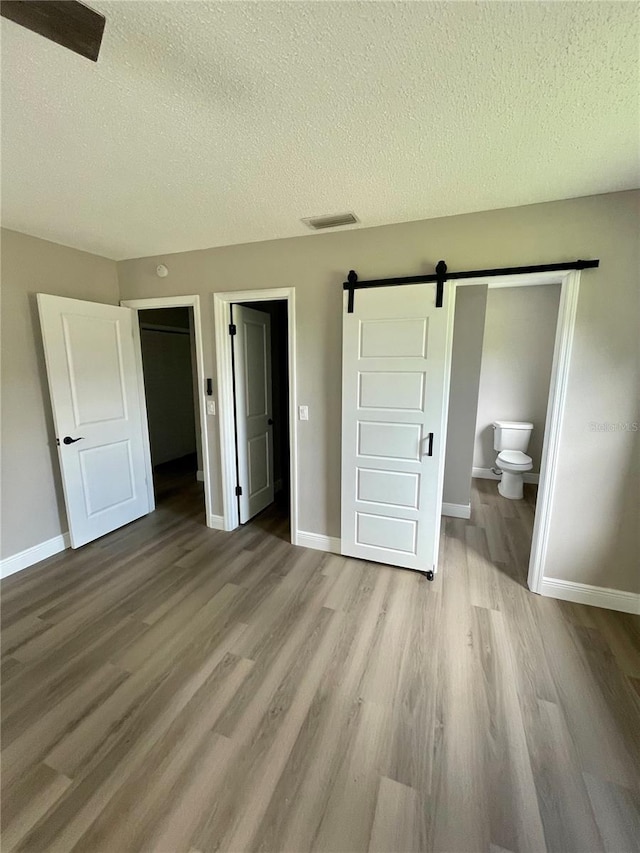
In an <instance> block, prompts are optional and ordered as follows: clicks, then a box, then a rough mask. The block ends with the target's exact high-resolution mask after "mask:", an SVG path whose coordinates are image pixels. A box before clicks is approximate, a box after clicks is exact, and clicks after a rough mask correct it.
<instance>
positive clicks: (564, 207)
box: [118, 191, 640, 590]
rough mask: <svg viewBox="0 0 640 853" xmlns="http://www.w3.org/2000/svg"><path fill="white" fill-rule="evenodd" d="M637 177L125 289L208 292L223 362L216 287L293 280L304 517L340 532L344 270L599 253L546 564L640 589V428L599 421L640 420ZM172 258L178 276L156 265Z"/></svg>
mask: <svg viewBox="0 0 640 853" xmlns="http://www.w3.org/2000/svg"><path fill="white" fill-rule="evenodd" d="M639 198H640V193H638V192H637V191H632V192H624V193H612V194H608V195H601V196H592V197H588V198H581V199H573V200H569V201H560V202H552V203H548V204H540V205H531V206H528V207H520V208H511V209H506V210H496V211H490V212H484V213H474V214H469V215H465V216H451V217H447V218H443V219H432V220H427V221H422V222H411V223H405V224H400V225H390V226H385V227H381V228H371V229H357V230H351V231H345V232H337V233H331V234H319V235H310V236H309V237H296V238H292V239H288V240H277V241H269V242H264V243H252V244H247V245H241V246H230V247H226V248H220V249H208V250H203V251H196V252H185V253H180V254H176V255H170V256H158V257H153V258H141V259H138V260H130V261H123V262H121V263H119V264H118V272H119V279H120V288H121V295H122V298H141V297H152V296H160V295H166V294H187V293H199V294H200V295H201V297H202V310H203V323H204V344H205V364H206V368H205V369H206V372H207V375H211V376H215V364H214V343H213V306H212V299H211V293H212V292H213V291H216V290H231V291H232V290H244V289H253V288H265V287H284V286H294V287H295V288H296V300H297V312H298V313H297V323H298V327H297V333H298V349H297V360H298V400H299V402H300V403H301V404H307V405H308V406H309V420H308V421H307V422H299V424H298V426H299V430H298V435H299V460H300V473H299V502H300V529H302V530H306V531H310V532H314V533H320V534H326V535H329V536H338V535H339V532H340V393H341V378H340V376H341V313H342V286H341V285H342V281H343V280H344V278H345V275H346V273H347V271H348V270H349V269H352V268H353V269H356V270H357V272H358V274H359V276H360V278H362V279H366V278H371V277H383V276H390V275H403V274H405V275H409V274H412V273H415V272H416V271H419V270H423V269H428V270H430V271H431V270H433V267H434V265H435V263H436V262H437V261H438V260H439V259H440V258H444V259H445V260H446V261H447V263H448V265H449V268H450V269H452V270H454V269H477V268H483V267H498V266H509V265H518V264H535V263H549V262H553V261H562V260H572V259H575V258H577V257H587V258H589V257H599V258H600V259H601V268H600V269H599V270H594V271H587V272H585V273H583V277H582V281H583V283H582V293H581V296H580V302H579V306H578V318H577V333H576V341H575V345H574V351H573V357H572V361H571V373H570V379H569V393H568V401H567V402H568V413H567V416H566V418H565V421H564V426H563V431H562V442H561V463H560V465H559V469H558V488H557V498H556V502H555V504H554V507H553V525H552V530H551V539H550V555H549V563H548V575H549V576H551V577H558V578H566V579H568V580H576V581H582V582H584V583H589V584H600V585H603V586H607V587H609V586H610V587H614V588H619V589H625V590H640V576H639V572H638V528H639V525H638V524H637V507H638V489H639V482H640V477H639V476H638V449H637V448H638V445H637V439H638V433H635V434H634V433H630V432H620V431H619V432H594V431H592V430H591V429H590V426H589V423H590V422H591V421H598V422H605V421H609V422H613V421H615V422H631V421H634V420H638V411H637V407H638V400H637V392H638V323H639V320H640V317H639V311H638V297H639V287H638V282H639V272H638V270H639V261H640V256H639V252H638V233H639V228H640V218H639V210H638V201H639ZM160 261H162V262H164V263H166V264H167V266H168V267H169V276H168V277H167V278H165V279H159V278H158V277H157V276H156V274H155V268H156V265H157V264H158V263H159V262H160ZM208 420H209V425H210V431H211V439H212V447H213V451H214V452H213V459H214V464H215V472H214V506H213V507H212V511H213V512H214V513H221V511H222V504H221V498H220V489H219V476H218V473H219V463H218V458H219V455H218V435H217V421H216V419H215V418H209V419H208Z"/></svg>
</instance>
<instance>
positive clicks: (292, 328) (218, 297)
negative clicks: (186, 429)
mask: <svg viewBox="0 0 640 853" xmlns="http://www.w3.org/2000/svg"><path fill="white" fill-rule="evenodd" d="M295 295H296V291H295V287H277V288H271V289H268V290H237V291H231V292H225V293H214V294H213V317H214V334H215V340H216V363H217V379H218V406H219V424H220V473H221V479H222V511H223V518H224V529H225V530H235V529H236V527H238V526H239V523H240V522H239V520H238V503H237V500H236V495H235V487H236V453H235V446H234V445H235V427H234V420H233V419H234V414H233V411H234V409H233V402H234V401H233V374H232V369H231V344H230V341H231V338H230V335H229V322H230V320H229V308H230V306H231V305H232V304H234V303H236V302H274V301H282V302H286V304H287V323H288V337H289V341H288V354H289V468H290V476H289V481H290V486H289V488H290V499H291V506H290V513H291V515H290V523H291V542H292V544H294V545H295V544H297V538H298V429H297V427H298V423H297V418H296V414H297V393H296V303H295Z"/></svg>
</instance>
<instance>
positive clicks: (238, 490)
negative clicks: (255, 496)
mask: <svg viewBox="0 0 640 853" xmlns="http://www.w3.org/2000/svg"><path fill="white" fill-rule="evenodd" d="M241 494H242V486H236V497H240V495H241Z"/></svg>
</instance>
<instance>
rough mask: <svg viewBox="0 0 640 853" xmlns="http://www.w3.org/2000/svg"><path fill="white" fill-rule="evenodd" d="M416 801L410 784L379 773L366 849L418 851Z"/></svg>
mask: <svg viewBox="0 0 640 853" xmlns="http://www.w3.org/2000/svg"><path fill="white" fill-rule="evenodd" d="M419 811H420V802H419V798H418V794H417V792H416V791H414V790H413V788H408V787H407V786H406V785H401V784H400V783H399V782H394V781H393V779H387V777H386V776H382V777H381V779H380V787H379V788H378V799H377V801H376V811H375V816H374V818H373V827H372V829H371V838H370V840H369V853H390V851H396V853H420V851H421V850H422V849H423V848H422V841H421V839H420V835H419V832H418V825H419V817H418V815H419Z"/></svg>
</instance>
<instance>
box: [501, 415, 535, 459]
mask: <svg viewBox="0 0 640 853" xmlns="http://www.w3.org/2000/svg"><path fill="white" fill-rule="evenodd" d="M532 429H533V424H530V423H528V422H527V421H494V422H493V449H494V450H521V451H522V452H523V453H524V452H525V451H526V449H527V447H528V446H529V439H530V438H531V430H532Z"/></svg>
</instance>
